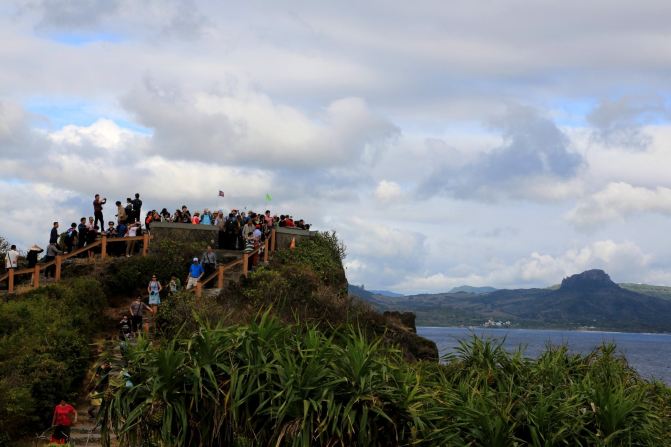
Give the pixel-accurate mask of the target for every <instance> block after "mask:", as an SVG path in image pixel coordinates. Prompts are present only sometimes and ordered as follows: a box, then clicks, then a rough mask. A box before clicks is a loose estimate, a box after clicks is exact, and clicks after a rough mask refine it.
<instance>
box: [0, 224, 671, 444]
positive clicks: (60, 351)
mask: <svg viewBox="0 0 671 447" xmlns="http://www.w3.org/2000/svg"><path fill="white" fill-rule="evenodd" d="M201 250H202V247H195V246H194V247H184V246H179V245H178V244H173V243H166V244H164V245H163V246H162V247H161V248H160V250H158V251H157V252H155V253H154V254H152V255H151V256H149V257H146V258H141V257H136V258H131V259H130V260H121V261H111V262H110V263H108V264H105V265H102V266H93V265H82V266H78V265H73V266H71V267H70V268H72V269H73V270H72V271H70V272H69V273H70V274H81V275H87V276H93V277H95V278H96V279H92V278H80V279H75V280H71V281H68V282H64V283H61V284H59V285H54V286H50V287H47V288H43V289H39V290H37V291H33V292H30V293H28V294H25V295H21V298H20V299H17V300H15V301H12V302H10V303H6V304H0V310H1V311H2V315H3V319H2V320H0V337H1V338H0V424H1V425H0V426H1V427H2V429H0V433H2V436H4V438H3V440H6V439H9V438H10V437H11V438H15V437H16V436H17V435H20V434H21V433H24V432H26V431H27V430H28V429H29V428H30V429H31V431H35V427H40V428H41V427H43V426H44V425H45V424H47V423H48V421H47V420H46V419H48V417H49V416H50V413H51V408H52V407H53V404H54V403H55V402H56V401H57V400H58V399H59V398H61V397H66V398H70V397H72V396H73V395H74V393H75V392H76V390H77V389H78V387H79V386H80V384H81V380H82V378H83V376H84V373H85V370H86V368H87V366H88V365H90V364H91V360H92V359H91V353H90V352H89V349H90V348H89V345H88V343H89V342H90V340H91V338H92V336H93V334H94V333H95V331H96V330H97V329H96V328H99V327H100V315H101V310H102V308H103V307H104V306H105V294H108V296H109V297H110V298H113V297H114V295H116V294H118V295H120V296H124V297H125V299H127V298H128V297H129V296H130V295H133V294H135V293H136V292H138V290H140V289H143V288H144V287H145V284H146V278H148V277H150V275H151V274H152V273H158V275H159V277H161V278H167V277H169V276H170V275H172V274H177V275H180V276H184V275H185V272H186V266H187V265H188V259H189V258H190V257H191V256H193V254H194V253H196V254H197V253H199V252H200V251H201ZM343 256H344V247H343V246H342V245H341V244H340V243H339V242H338V240H337V238H336V237H335V235H334V234H329V233H326V234H320V235H318V236H316V237H315V238H313V239H311V240H309V241H305V242H303V243H301V244H299V246H298V247H297V248H296V249H295V250H293V251H285V252H280V253H278V254H277V255H276V256H275V257H274V259H273V260H272V261H271V263H270V265H268V266H266V267H260V268H257V269H256V270H255V271H254V272H253V273H252V274H250V275H249V277H248V278H243V279H241V281H240V282H235V283H232V284H231V285H230V286H229V287H228V288H227V289H226V290H225V291H223V293H221V294H220V295H218V296H203V297H202V298H201V299H199V300H196V299H195V297H194V295H193V294H189V293H182V294H178V295H176V296H173V297H170V298H168V299H166V300H164V304H163V305H162V306H161V307H160V311H159V315H158V318H157V321H158V324H159V329H160V331H159V333H158V334H157V337H156V338H155V339H154V340H152V341H151V342H150V341H148V340H144V339H140V340H138V341H137V342H136V343H135V344H131V345H128V346H127V347H125V348H124V350H123V352H124V357H123V358H122V359H120V360H119V359H117V361H118V363H117V364H115V367H114V371H115V374H114V376H113V377H112V378H111V380H110V383H111V387H110V389H109V390H108V391H107V392H106V393H105V399H104V401H103V408H102V412H101V418H102V420H101V422H102V423H103V428H104V435H105V436H106V437H107V440H108V441H109V440H110V439H112V438H114V437H115V436H116V435H118V436H119V438H120V443H121V445H122V446H135V445H169V446H176V445H193V446H218V445H229V446H256V445H296V446H299V445H300V446H307V445H328V446H351V445H381V446H393V445H427V446H433V445H447V446H450V445H455V446H462V445H473V446H514V445H533V446H555V445H584V446H588V445H589V446H592V445H596V446H607V445H608V446H620V445H621V446H624V445H641V446H644V445H650V446H660V445H662V446H663V445H665V442H666V441H665V440H668V439H670V435H671V432H670V427H671V390H669V388H668V387H666V386H664V385H662V384H659V383H650V382H647V381H645V380H643V379H641V378H640V377H639V376H638V375H637V374H636V372H635V371H633V370H632V369H631V368H629V367H628V366H627V363H626V361H625V360H624V359H623V358H620V357H617V356H616V355H615V354H614V348H613V347H612V346H603V347H600V348H598V349H597V350H595V351H594V352H593V353H592V354H589V355H585V356H581V355H571V354H569V353H568V352H567V350H566V349H564V348H561V347H558V348H550V349H548V350H547V352H545V353H544V354H543V355H542V356H541V357H540V358H539V359H537V360H532V359H527V358H525V357H524V356H523V355H522V354H521V353H519V352H518V353H514V354H510V353H507V352H505V351H504V350H503V349H502V347H501V346H500V345H499V344H496V343H494V342H492V341H488V340H480V339H473V340H471V341H469V342H468V343H465V344H463V345H462V347H461V350H460V351H459V352H458V354H457V355H454V356H451V357H448V358H445V359H444V362H443V363H442V364H440V363H438V362H436V361H422V360H421V359H432V358H434V357H435V345H434V344H433V343H431V342H429V341H426V340H423V339H422V338H421V337H417V336H416V335H415V334H413V333H412V331H411V329H410V328H409V327H406V326H404V325H403V324H399V323H398V322H394V321H390V320H389V319H388V318H384V317H383V316H381V315H380V314H377V313H375V312H373V311H372V310H371V308H370V307H368V306H367V305H365V304H363V303H361V302H359V301H358V300H355V299H352V298H351V297H350V296H348V294H347V293H346V286H347V284H346V279H345V275H344V271H343V268H342V262H341V261H342V257H343ZM77 269H81V271H79V272H77V271H76V270H77ZM409 359H410V360H412V361H408V360H409ZM417 360H419V361H417ZM0 444H1V442H0ZM667 444H668V442H667Z"/></svg>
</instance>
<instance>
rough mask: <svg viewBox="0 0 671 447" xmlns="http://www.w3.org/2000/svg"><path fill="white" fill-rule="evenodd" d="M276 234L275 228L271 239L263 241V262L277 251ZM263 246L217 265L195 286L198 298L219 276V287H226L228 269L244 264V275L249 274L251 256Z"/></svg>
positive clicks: (194, 289)
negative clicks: (225, 279)
mask: <svg viewBox="0 0 671 447" xmlns="http://www.w3.org/2000/svg"><path fill="white" fill-rule="evenodd" d="M275 238H276V235H275V230H273V231H272V232H271V233H270V241H268V239H266V240H265V241H263V262H268V259H269V256H270V252H271V251H275V247H276V240H275ZM260 251H261V247H258V248H255V249H254V250H253V251H251V252H249V253H243V254H242V258H240V259H236V260H235V261H231V262H229V263H228V264H224V265H220V266H219V267H217V270H216V271H215V272H214V273H212V274H211V275H210V276H207V277H205V278H203V279H201V280H200V281H198V282H197V283H196V286H195V287H194V288H193V291H194V292H195V294H196V297H197V298H200V297H201V296H202V295H203V288H204V287H205V286H206V285H207V284H209V283H211V282H212V281H214V278H217V288H218V289H221V288H223V287H224V274H225V273H226V270H230V269H232V268H233V267H235V266H237V265H238V264H242V275H243V276H245V277H246V276H247V275H248V274H249V258H250V257H252V256H254V255H255V254H257V253H260Z"/></svg>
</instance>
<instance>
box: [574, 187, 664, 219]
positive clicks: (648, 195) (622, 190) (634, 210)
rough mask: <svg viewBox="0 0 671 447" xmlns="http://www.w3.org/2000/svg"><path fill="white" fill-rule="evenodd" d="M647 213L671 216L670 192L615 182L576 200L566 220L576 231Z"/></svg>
mask: <svg viewBox="0 0 671 447" xmlns="http://www.w3.org/2000/svg"><path fill="white" fill-rule="evenodd" d="M651 212H652V213H661V214H666V215H671V188H666V187H661V186H659V187H657V188H645V187H639V186H632V185H630V184H629V183H625V182H617V183H609V184H608V185H607V186H606V187H605V188H604V189H602V190H600V191H597V192H596V193H594V194H592V195H591V196H589V197H586V198H584V199H582V200H580V201H579V202H578V204H577V205H576V207H575V208H573V209H572V210H571V211H570V212H569V213H568V214H567V216H566V217H567V219H568V220H569V222H571V223H573V224H574V225H576V226H578V227H581V228H590V227H594V226H597V225H602V224H605V223H608V222H610V221H614V220H621V219H624V218H626V217H630V216H634V215H639V214H642V213H651Z"/></svg>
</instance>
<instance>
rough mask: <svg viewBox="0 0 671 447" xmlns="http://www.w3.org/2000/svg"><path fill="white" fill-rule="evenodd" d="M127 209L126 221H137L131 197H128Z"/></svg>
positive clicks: (128, 222)
mask: <svg viewBox="0 0 671 447" xmlns="http://www.w3.org/2000/svg"><path fill="white" fill-rule="evenodd" d="M125 211H126V222H124V223H127V224H132V223H133V222H135V213H134V212H133V202H132V201H131V200H130V197H126V208H125ZM119 223H121V222H119Z"/></svg>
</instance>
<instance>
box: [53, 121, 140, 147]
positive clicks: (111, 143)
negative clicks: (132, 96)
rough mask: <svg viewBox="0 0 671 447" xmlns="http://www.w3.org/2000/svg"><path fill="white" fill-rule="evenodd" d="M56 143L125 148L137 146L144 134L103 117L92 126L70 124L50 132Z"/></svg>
mask: <svg viewBox="0 0 671 447" xmlns="http://www.w3.org/2000/svg"><path fill="white" fill-rule="evenodd" d="M49 139H50V140H51V141H52V142H54V143H55V144H62V145H74V146H91V145H92V146H96V147H99V148H103V149H108V150H117V151H119V150H123V149H125V148H128V147H129V146H130V147H137V146H138V145H139V144H141V143H140V141H138V140H141V139H145V138H144V136H141V135H138V134H137V133H135V132H132V131H130V130H127V129H123V128H121V127H119V126H118V125H117V124H116V123H115V122H114V121H112V120H110V119H104V118H101V119H99V120H97V121H96V122H95V123H93V124H91V125H90V126H75V125H68V126H65V127H63V128H62V129H60V130H58V131H56V132H52V133H50V134H49Z"/></svg>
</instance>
